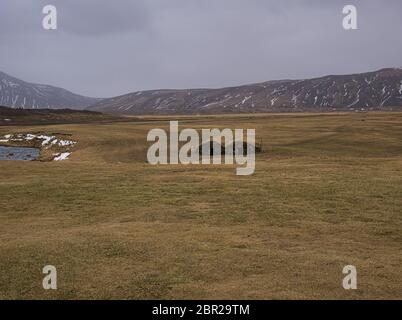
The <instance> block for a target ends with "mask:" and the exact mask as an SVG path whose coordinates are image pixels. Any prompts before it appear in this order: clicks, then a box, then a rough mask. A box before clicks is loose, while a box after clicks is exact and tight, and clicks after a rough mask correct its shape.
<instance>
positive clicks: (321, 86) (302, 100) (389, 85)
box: [89, 68, 402, 115]
mask: <svg viewBox="0 0 402 320" xmlns="http://www.w3.org/2000/svg"><path fill="white" fill-rule="evenodd" d="M89 110H95V111H101V112H106V113H117V114H134V115H135V114H166V115H169V114H171V115H173V114H213V113H250V112H302V111H312V112H326V111H368V110H382V111H385V110H388V111H390V110H395V111H399V110H402V69H396V68H395V69H382V70H379V71H375V72H368V73H362V74H352V75H329V76H325V77H322V78H316V79H306V80H281V81H268V82H264V83H258V84H251V85H245V86H238V87H230V88H222V89H188V90H151V91H143V92H134V93H130V94H126V95H123V96H119V97H114V98H110V99H104V100H101V101H99V102H98V103H95V104H94V105H93V106H91V107H89Z"/></svg>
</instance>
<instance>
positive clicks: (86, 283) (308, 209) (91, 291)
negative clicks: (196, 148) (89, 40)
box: [0, 112, 402, 299]
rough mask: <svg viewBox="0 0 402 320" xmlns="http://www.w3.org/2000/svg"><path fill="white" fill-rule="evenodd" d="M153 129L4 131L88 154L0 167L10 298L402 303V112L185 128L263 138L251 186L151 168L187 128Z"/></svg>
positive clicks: (225, 175) (0, 260) (1, 295)
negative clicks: (57, 140) (175, 132)
mask: <svg viewBox="0 0 402 320" xmlns="http://www.w3.org/2000/svg"><path fill="white" fill-rule="evenodd" d="M156 118H157V117H153V118H147V117H143V119H142V120H141V121H140V120H139V119H136V120H135V121H133V122H124V123H107V124H99V123H95V124H69V125H66V124H63V125H42V126H35V127H31V126H18V127H12V126H9V127H0V136H4V135H6V134H10V133H32V132H37V131H40V132H42V133H43V134H46V133H47V134H51V133H54V132H57V133H58V134H62V135H65V136H68V137H69V138H68V139H70V140H73V141H77V144H76V145H75V146H74V149H73V152H72V154H71V156H70V158H69V160H66V161H62V162H35V161H33V162H18V161H0V172H1V180H0V194H1V197H0V208H1V210H0V219H1V224H0V299H402V281H401V254H400V253H401V252H402V235H401V229H402V216H401V208H402V194H401V190H402V113H399V112H397V113H388V112H369V113H351V112H349V113H344V114H342V113H331V114H329V113H326V114H290V115H289V114H270V115H219V116H194V117H191V116H186V117H181V118H180V129H184V128H189V127H191V128H195V129H201V128H209V127H216V128H233V129H234V128H255V129H256V133H257V140H258V141H262V143H263V145H264V151H263V152H262V153H259V154H258V155H257V158H256V172H255V174H254V175H252V176H247V177H240V176H236V175H235V170H234V166H232V165H228V166H225V165H216V166H203V165H168V166H164V165H161V166H151V165H149V164H148V163H147V162H146V153H147V149H148V147H149V145H150V144H148V143H147V142H146V137H147V133H148V132H149V130H150V129H153V128H156V127H158V128H159V127H160V128H164V129H166V128H167V127H168V126H169V123H168V121H169V120H172V119H173V120H176V119H177V117H158V119H156ZM153 119H155V120H153ZM48 264H51V265H54V266H56V267H57V276H58V289H57V290H47V291H46V290H43V288H42V280H43V277H44V275H43V274H42V268H43V267H44V266H45V265H48ZM349 264H352V265H354V266H356V268H357V274H358V290H344V289H343V288H342V279H343V277H344V276H345V275H344V274H343V273H342V269H343V267H344V266H345V265H349Z"/></svg>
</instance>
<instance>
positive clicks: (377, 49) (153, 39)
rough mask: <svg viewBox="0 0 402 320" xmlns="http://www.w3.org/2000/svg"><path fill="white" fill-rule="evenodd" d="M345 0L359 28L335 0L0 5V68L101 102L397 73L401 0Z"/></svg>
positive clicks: (69, 0) (5, 0)
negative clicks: (48, 13)
mask: <svg viewBox="0 0 402 320" xmlns="http://www.w3.org/2000/svg"><path fill="white" fill-rule="evenodd" d="M49 3H51V4H54V5H56V7H57V8H58V12H59V30H57V31H56V32H53V31H44V30H43V29H42V28H41V19H42V17H43V15H42V13H41V11H42V7H43V6H44V5H45V4H49ZM348 3H352V4H355V5H356V6H357V7H358V24H359V30H356V31H344V30H343V29H342V25H341V23H342V7H343V6H344V5H345V1H343V0H331V1H318V0H282V1H270V0H116V1H106V0H96V1H95V0H52V1H51V0H49V1H45V0H40V1H30V0H2V1H1V3H0V59H1V61H2V66H1V67H0V69H2V70H3V71H5V72H8V73H10V74H12V75H15V76H17V77H20V78H22V79H27V80H30V81H35V82H43V83H49V84H54V85H58V86H62V87H65V88H66V89H69V90H73V91H75V92H77V93H82V94H87V95H92V96H101V97H104V96H112V95H118V94H124V93H127V92H131V91H136V90H144V89H155V88H187V87H220V86H229V85H237V84H244V83H249V82H258V81H266V80H271V79H282V78H308V77H314V76H320V75H324V74H339V73H352V72H364V71H369V70H374V69H378V68H382V67H391V66H402V61H401V57H402V43H401V41H399V36H400V32H401V31H402V19H400V13H401V12H402V10H401V9H402V2H400V1H398V0H386V1H381V0H359V1H348ZM16 21H17V22H18V23H16Z"/></svg>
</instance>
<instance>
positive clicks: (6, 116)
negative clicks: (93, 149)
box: [0, 106, 124, 126]
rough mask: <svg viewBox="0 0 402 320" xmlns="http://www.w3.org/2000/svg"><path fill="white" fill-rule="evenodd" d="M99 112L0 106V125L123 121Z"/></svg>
mask: <svg viewBox="0 0 402 320" xmlns="http://www.w3.org/2000/svg"><path fill="white" fill-rule="evenodd" d="M123 120H124V119H122V118H120V117H117V116H112V115H106V114H102V113H100V112H94V111H87V110H71V109H56V110H53V109H13V108H8V107H1V106H0V126H13V125H28V124H29V125H34V124H35V125H38V124H62V123H89V122H105V121H123Z"/></svg>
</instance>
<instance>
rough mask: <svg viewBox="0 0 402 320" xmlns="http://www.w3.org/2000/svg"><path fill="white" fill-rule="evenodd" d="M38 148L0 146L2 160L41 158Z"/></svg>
mask: <svg viewBox="0 0 402 320" xmlns="http://www.w3.org/2000/svg"><path fill="white" fill-rule="evenodd" d="M39 153H40V150H39V149H37V148H22V147H2V146H0V160H22V161H31V160H36V159H38V158H39Z"/></svg>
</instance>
